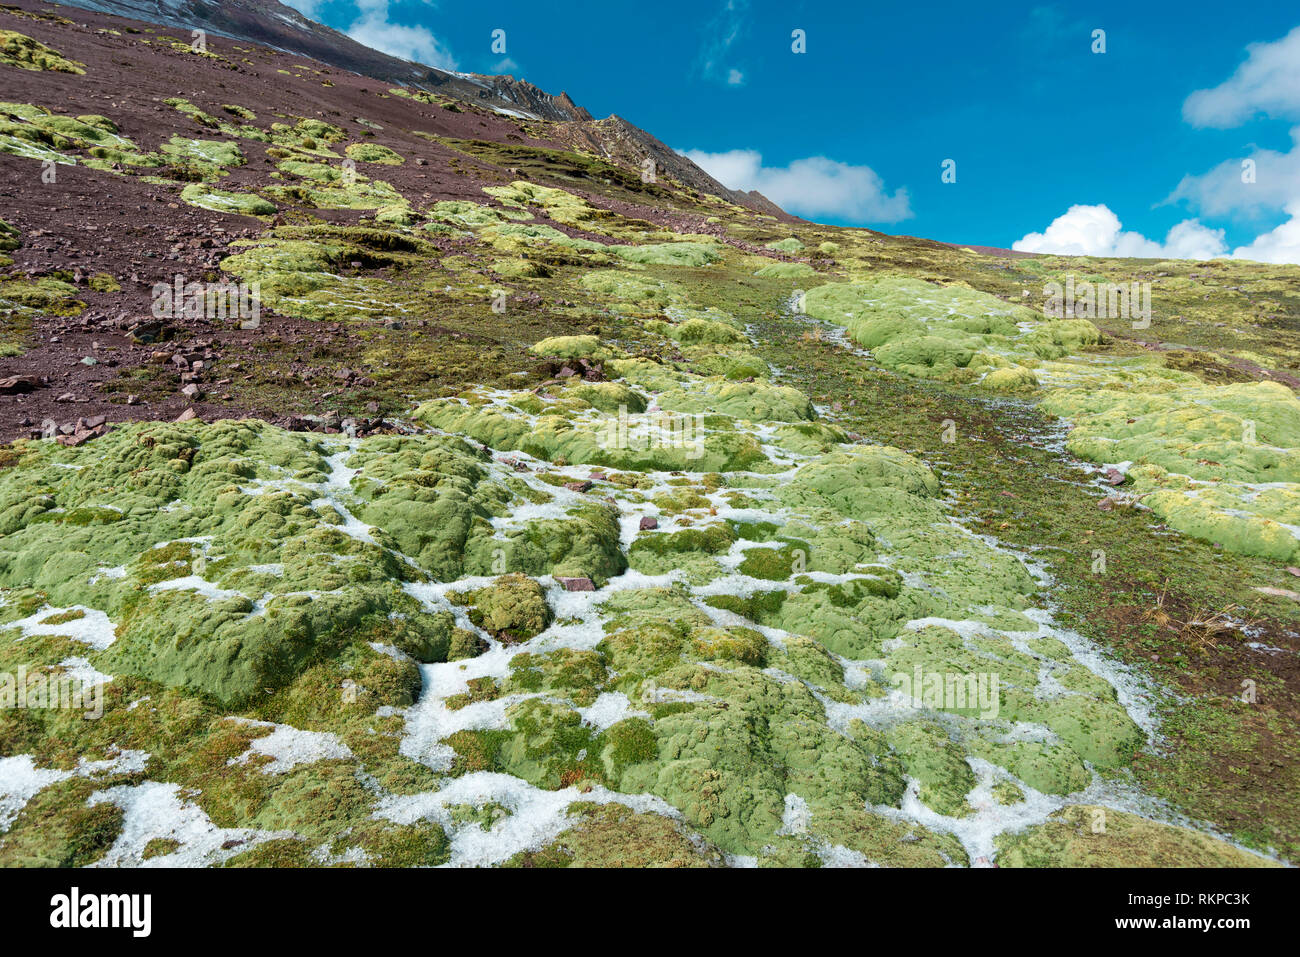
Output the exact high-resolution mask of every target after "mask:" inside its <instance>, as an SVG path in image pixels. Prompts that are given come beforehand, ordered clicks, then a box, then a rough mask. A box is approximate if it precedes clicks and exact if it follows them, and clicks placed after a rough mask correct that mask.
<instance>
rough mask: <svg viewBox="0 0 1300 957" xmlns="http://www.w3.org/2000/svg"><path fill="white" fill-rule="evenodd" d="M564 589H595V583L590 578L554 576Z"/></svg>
mask: <svg viewBox="0 0 1300 957" xmlns="http://www.w3.org/2000/svg"><path fill="white" fill-rule="evenodd" d="M555 580H556V581H557V582H559V583H560V587H562V588H563V589H564V590H565V591H595V590H596V583H595V582H593V581H592V580H591V579H590V578H556V579H555Z"/></svg>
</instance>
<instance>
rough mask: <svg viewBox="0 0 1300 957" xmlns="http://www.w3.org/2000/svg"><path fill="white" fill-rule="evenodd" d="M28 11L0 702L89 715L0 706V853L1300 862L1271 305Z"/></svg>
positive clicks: (2, 315)
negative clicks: (1131, 293) (787, 208)
mask: <svg viewBox="0 0 1300 957" xmlns="http://www.w3.org/2000/svg"><path fill="white" fill-rule="evenodd" d="M49 9H50V8H48V7H47V6H45V5H44V4H43V3H40V2H38V0H17V4H16V5H13V6H6V7H0V28H2V29H4V30H5V31H6V32H5V33H4V35H3V36H4V43H3V45H2V46H0V80H3V82H4V89H5V91H6V92H5V99H4V101H3V102H0V439H3V440H5V441H6V444H5V445H3V446H0V694H5V693H8V691H9V689H11V688H12V684H10V683H7V682H6V681H5V680H4V679H5V678H6V677H7V676H10V675H14V674H18V673H19V669H23V673H25V674H26V675H28V676H30V680H29V681H28V684H29V685H32V686H33V687H39V688H41V689H42V690H43V692H50V691H51V689H53V690H52V692H51V693H59V690H60V687H61V684H60V682H62V684H63V685H66V684H67V683H68V682H71V683H72V685H73V687H74V688H77V689H83V690H84V691H85V692H86V693H87V694H89V695H90V700H89V701H87V700H85V699H84V698H83V699H81V700H79V701H78V702H76V703H75V706H74V702H73V701H71V700H67V701H65V702H63V704H62V706H60V707H54V708H46V707H40V708H37V707H28V708H20V707H8V706H6V707H3V708H0V866H4V865H15V864H24V863H26V864H30V863H45V864H55V865H64V866H77V865H83V864H92V863H94V864H100V865H109V866H129V865H139V864H142V863H145V862H153V863H162V864H173V865H186V866H190V865H193V866H199V865H217V864H226V863H229V864H234V865H268V864H270V865H284V866H288V865H295V866H320V865H324V864H331V863H351V864H359V865H375V866H400V865H433V864H444V863H452V864H460V865H486V866H492V865H516V866H525V867H535V866H541V865H546V866H581V865H590V864H598V865H600V864H603V865H621V866H649V865H676V866H688V865H689V866H718V865H728V864H730V865H739V864H762V865H767V866H791V867H793V866H801V867H802V866H808V867H815V866H822V865H827V864H832V865H845V864H847V865H860V866H865V865H869V864H881V865H896V866H916V867H923V866H944V865H951V864H956V865H970V866H975V867H982V866H988V865H991V864H996V865H999V866H1063V865H1071V864H1077V863H1080V862H1086V863H1088V864H1090V865H1097V864H1108V865H1121V866H1171V865H1181V866H1188V865H1224V866H1227V865H1232V866H1269V865H1272V864H1276V863H1277V862H1278V859H1279V858H1280V859H1282V860H1285V861H1294V860H1296V859H1297V858H1300V807H1297V805H1296V802H1295V801H1294V794H1295V793H1296V790H1297V788H1298V787H1300V754H1298V753H1297V749H1298V745H1297V742H1298V741H1300V735H1298V734H1297V730H1298V729H1300V728H1298V724H1300V718H1298V717H1297V716H1298V715H1300V671H1298V670H1297V667H1296V662H1297V661H1300V657H1298V656H1297V652H1298V651H1300V636H1298V635H1297V634H1296V632H1295V626H1294V622H1295V608H1296V607H1297V606H1296V602H1297V601H1300V593H1298V592H1297V591H1296V586H1295V584H1294V580H1295V577H1296V576H1295V575H1294V574H1293V572H1292V571H1291V570H1290V569H1291V568H1294V567H1297V564H1296V562H1297V558H1300V556H1297V554H1296V549H1297V548H1300V537H1298V536H1296V535H1294V534H1292V529H1295V528H1300V517H1298V516H1297V515H1296V514H1295V511H1294V510H1295V509H1296V507H1297V505H1296V503H1297V501H1300V434H1297V431H1296V429H1297V425H1296V424H1297V423H1298V422H1300V399H1297V397H1296V395H1295V389H1294V386H1295V385H1296V384H1300V383H1297V381H1296V375H1297V372H1300V269H1297V268H1296V267H1291V266H1268V265H1262V264H1252V263H1243V262H1237V261H1233V262H1226V261H1225V262H1217V263H1187V262H1153V261H1134V260H1102V259H1088V260H1078V259H1071V258H1068V257H1043V256H1030V257H1003V256H993V255H983V254H980V253H978V252H972V251H967V250H961V249H955V248H953V247H951V246H948V245H945V244H942V243H937V242H932V241H927V240H919V239H911V238H907V237H894V236H886V235H882V234H879V233H875V232H873V231H870V230H861V229H844V228H838V227H831V226H823V225H818V224H815V223H808V222H803V221H798V220H793V219H791V218H788V217H786V218H783V217H780V216H777V215H769V214H766V213H761V212H757V211H755V210H753V209H750V208H747V207H744V206H741V205H737V204H735V203H732V202H729V201H727V200H726V199H724V198H719V197H718V196H715V195H712V194H711V192H710V191H709V190H708V189H706V188H703V187H705V186H707V185H708V184H707V183H704V182H703V181H699V180H691V179H690V178H689V177H690V175H691V174H690V171H689V169H687V168H683V171H682V173H681V175H680V176H678V175H669V174H668V173H667V172H664V171H662V170H661V171H660V173H659V174H658V175H657V176H656V177H655V178H654V180H653V181H650V182H647V181H646V180H644V179H643V178H642V176H641V168H640V165H639V163H638V162H636V160H637V159H638V156H639V154H640V152H641V151H642V150H646V151H650V150H654V149H657V147H655V145H654V144H653V143H651V142H649V141H646V140H642V139H639V138H637V137H636V135H635V133H632V132H629V131H627V130H626V129H624V128H623V127H622V126H621V125H620V124H619V123H618V122H617V121H605V122H604V125H603V126H602V125H600V124H597V123H595V121H590V122H589V121H569V120H566V121H558V122H551V121H546V120H539V119H527V118H521V117H517V116H511V115H507V114H503V113H501V112H498V111H497V110H494V109H491V108H488V107H485V106H480V105H478V104H477V103H474V102H468V101H464V100H459V99H454V98H450V97H447V96H445V95H443V94H441V93H438V92H436V91H423V90H417V89H414V88H412V87H402V86H397V85H393V84H392V83H390V82H384V81H379V80H375V79H372V78H369V77H365V76H361V75H357V74H354V73H352V72H348V71H344V70H342V69H340V68H337V67H331V66H328V65H326V64H323V63H320V62H318V61H309V60H307V59H304V58H302V57H300V56H297V55H291V54H287V53H284V52H282V51H277V50H274V49H271V48H269V47H265V46H259V45H255V44H249V43H247V42H244V41H232V40H228V39H223V38H220V37H217V38H214V39H212V40H211V42H210V43H209V49H208V52H207V54H206V55H199V54H196V53H194V52H193V51H191V49H190V48H189V46H188V43H187V42H186V40H187V36H186V35H185V34H184V33H181V32H179V31H174V30H167V29H165V28H154V27H139V26H135V25H134V24H132V23H129V22H128V21H124V20H122V19H120V18H116V17H112V16H109V15H104V14H98V13H93V12H84V13H83V12H77V14H76V17H75V18H73V17H63V16H60V14H59V12H55V13H50V12H49ZM64 12H67V11H64ZM575 131H578V133H580V134H581V135H582V136H583V137H585V136H588V135H589V136H590V137H591V138H590V139H580V140H579V139H574V133H575ZM584 131H585V132H584ZM660 146H662V144H660ZM1085 276H1086V277H1087V281H1088V282H1092V283H1102V282H1107V283H1119V282H1137V283H1139V285H1141V284H1142V283H1149V284H1150V292H1151V295H1150V296H1149V297H1144V300H1143V301H1145V302H1146V303H1148V304H1149V305H1150V306H1151V309H1150V315H1149V316H1148V317H1147V318H1148V319H1149V323H1146V324H1142V323H1139V324H1137V325H1135V324H1134V322H1133V321H1132V318H1131V317H1130V316H1128V315H1111V314H1109V313H1108V312H1106V311H1105V310H1103V313H1104V314H1098V312H1097V310H1096V309H1095V308H1091V309H1084V308H1083V302H1082V301H1080V302H1079V303H1071V304H1070V306H1069V308H1068V310H1063V311H1059V312H1058V313H1057V314H1053V313H1052V312H1051V311H1050V310H1049V309H1047V308H1044V306H1045V303H1044V302H1043V301H1042V300H1041V299H1040V298H1039V295H1038V294H1039V292H1040V290H1043V291H1044V293H1045V287H1046V285H1047V284H1050V283H1063V282H1066V281H1068V280H1070V279H1071V278H1074V279H1080V280H1082V278H1083V277H1085ZM1079 288H1082V287H1079ZM1102 298H1103V299H1104V298H1105V297H1102ZM1100 301H1101V300H1099V299H1095V298H1094V301H1093V306H1096V305H1097V304H1098V302H1100ZM253 305H256V307H257V308H256V309H253V308H252V306H253ZM1056 415H1060V416H1063V417H1064V418H1060V419H1058V418H1056V417H1055V416H1056ZM1243 675H1248V676H1252V677H1251V678H1250V679H1249V680H1250V682H1251V685H1247V686H1243V685H1242V684H1241V682H1242V676H1243ZM1243 687H1246V688H1249V687H1257V688H1258V691H1259V694H1258V695H1256V696H1254V697H1253V699H1252V700H1245V698H1246V697H1248V696H1245V695H1243ZM87 711H94V712H96V713H95V714H93V715H92V717H93V720H85V719H84V718H83V715H84V714H85V713H86V712H87ZM1099 822H1100V824H1101V826H1100V827H1098V823H1099Z"/></svg>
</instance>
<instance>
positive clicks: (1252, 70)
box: [1183, 27, 1300, 129]
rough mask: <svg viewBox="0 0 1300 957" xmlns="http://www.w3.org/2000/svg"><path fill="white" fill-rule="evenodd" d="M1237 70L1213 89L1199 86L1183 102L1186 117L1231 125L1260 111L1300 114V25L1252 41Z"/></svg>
mask: <svg viewBox="0 0 1300 957" xmlns="http://www.w3.org/2000/svg"><path fill="white" fill-rule="evenodd" d="M1246 50H1247V56H1246V62H1245V63H1243V64H1241V66H1239V67H1237V72H1235V73H1233V74H1232V76H1230V77H1228V79H1227V80H1225V81H1224V82H1222V83H1220V84H1219V85H1218V86H1216V87H1214V88H1213V89H1209V90H1197V91H1196V92H1195V93H1193V94H1192V95H1191V96H1189V97H1188V98H1187V100H1186V101H1185V102H1184V103H1183V118H1184V119H1185V120H1187V122H1189V123H1191V124H1192V125H1193V126H1212V127H1215V128H1217V129H1227V128H1228V127H1231V126H1238V125H1240V124H1241V123H1244V122H1245V121H1246V120H1249V119H1251V118H1252V117H1254V116H1255V115H1256V114H1257V113H1264V114H1267V115H1268V116H1271V117H1275V118H1283V119H1295V118H1298V117H1300V27H1296V28H1295V29H1294V30H1292V31H1291V32H1290V33H1288V34H1287V35H1286V36H1284V37H1283V38H1282V39H1280V40H1275V41H1273V42H1272V43H1252V44H1250V46H1248V47H1247V48H1246Z"/></svg>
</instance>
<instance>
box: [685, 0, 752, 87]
mask: <svg viewBox="0 0 1300 957" xmlns="http://www.w3.org/2000/svg"><path fill="white" fill-rule="evenodd" d="M748 13H749V0H725V2H724V3H723V4H722V8H721V9H720V10H719V11H718V14H717V16H715V17H714V18H713V19H712V20H711V21H710V22H709V23H708V25H707V26H706V27H705V28H704V30H703V31H702V32H703V35H704V36H705V37H707V38H708V39H707V40H706V41H705V43H704V45H703V46H702V47H701V48H700V53H699V56H698V58H697V60H696V69H697V70H698V71H699V73H700V75H702V76H704V77H705V78H707V79H711V80H721V81H722V82H724V83H726V84H727V85H728V86H741V85H742V84H743V83H744V82H745V74H744V73H743V72H742V71H741V70H739V69H737V68H736V67H734V66H732V65H731V64H730V63H728V62H727V61H728V60H730V59H731V58H732V55H733V54H732V47H733V46H735V44H736V41H737V40H739V39H740V37H741V35H742V34H743V33H744V32H745V29H746V22H745V21H746V16H747V14H748Z"/></svg>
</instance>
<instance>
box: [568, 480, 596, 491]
mask: <svg viewBox="0 0 1300 957" xmlns="http://www.w3.org/2000/svg"><path fill="white" fill-rule="evenodd" d="M564 487H565V488H567V489H568V490H569V491H570V492H585V491H587V490H588V489H589V488H591V483H590V482H565V483H564Z"/></svg>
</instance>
